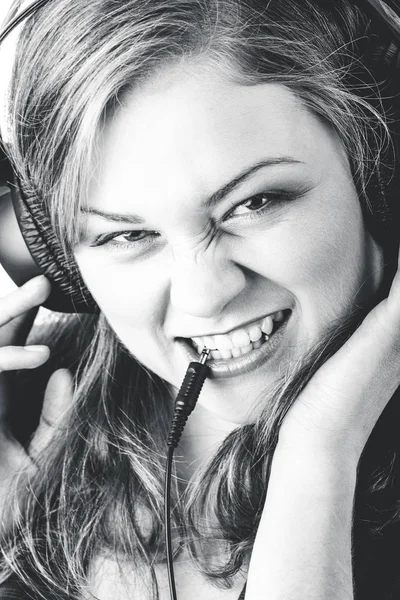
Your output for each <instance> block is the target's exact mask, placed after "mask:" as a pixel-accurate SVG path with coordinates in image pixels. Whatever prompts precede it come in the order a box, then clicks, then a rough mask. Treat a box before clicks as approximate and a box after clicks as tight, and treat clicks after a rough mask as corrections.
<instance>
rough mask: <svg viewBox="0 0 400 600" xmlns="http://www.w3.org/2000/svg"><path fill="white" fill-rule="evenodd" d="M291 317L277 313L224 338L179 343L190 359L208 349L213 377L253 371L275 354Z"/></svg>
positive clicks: (216, 337) (217, 336)
mask: <svg viewBox="0 0 400 600" xmlns="http://www.w3.org/2000/svg"><path fill="white" fill-rule="evenodd" d="M291 314H292V311H291V310H290V309H286V310H279V311H277V312H275V313H273V314H270V315H268V316H267V317H263V318H262V319H258V320H257V321H253V322H251V323H248V324H247V325H246V326H243V327H240V328H237V329H234V330H232V331H230V332H229V333H226V334H223V335H215V336H204V337H195V338H181V342H184V344H183V345H184V346H185V347H186V352H187V353H188V354H189V355H190V357H191V360H194V359H196V358H195V357H197V358H198V356H199V355H200V354H201V351H202V350H203V348H204V346H206V347H207V348H209V349H210V350H211V352H210V357H209V360H208V361H207V364H209V366H210V368H211V371H212V373H213V374H214V375H215V376H228V375H233V374H239V373H242V372H246V371H248V370H251V369H252V368H255V367H256V366H258V365H259V364H261V363H263V362H264V360H267V359H268V357H269V356H270V355H271V354H273V353H274V351H275V349H276V347H277V346H279V341H280V338H282V336H283V334H284V330H285V329H286V324H287V322H288V321H289V318H290V316H291Z"/></svg>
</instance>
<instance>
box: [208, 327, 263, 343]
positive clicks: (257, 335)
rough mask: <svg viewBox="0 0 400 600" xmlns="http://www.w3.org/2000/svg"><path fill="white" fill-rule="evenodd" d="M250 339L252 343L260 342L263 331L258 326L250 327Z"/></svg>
mask: <svg viewBox="0 0 400 600" xmlns="http://www.w3.org/2000/svg"><path fill="white" fill-rule="evenodd" d="M249 337H250V340H251V341H252V342H257V341H258V340H260V339H261V338H262V331H261V329H260V328H259V327H258V326H257V325H252V326H251V327H250V331H249ZM218 347H219V346H218Z"/></svg>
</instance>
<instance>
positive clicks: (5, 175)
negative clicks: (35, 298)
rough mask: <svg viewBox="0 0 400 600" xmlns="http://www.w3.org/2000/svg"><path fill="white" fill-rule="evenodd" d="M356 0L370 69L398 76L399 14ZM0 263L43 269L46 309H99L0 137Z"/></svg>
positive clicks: (25, 271)
mask: <svg viewBox="0 0 400 600" xmlns="http://www.w3.org/2000/svg"><path fill="white" fill-rule="evenodd" d="M51 1H52V0H36V1H35V2H33V3H32V4H31V5H30V6H29V7H28V8H26V9H25V10H23V11H22V12H21V13H20V14H19V15H17V16H16V17H15V18H14V19H12V20H11V21H10V22H9V23H8V24H7V25H6V27H5V28H4V30H3V31H2V32H0V44H1V42H3V40H4V39H5V38H6V37H7V36H8V34H9V33H10V32H11V31H12V30H13V29H14V28H15V27H16V26H17V25H19V24H20V23H21V22H22V21H23V20H24V19H27V18H29V17H30V16H31V15H33V14H34V13H36V11H38V10H39V9H40V8H41V7H43V6H45V5H46V4H48V3H50V2H51ZM332 1H333V2H334V0H332ZM355 1H356V2H357V3H358V4H359V5H360V8H361V9H362V10H363V11H364V12H365V14H366V15H367V16H368V18H369V19H370V21H371V23H373V24H374V28H375V29H376V30H377V31H378V32H379V34H378V35H376V34H372V35H369V32H368V31H367V32H366V33H367V37H368V44H369V47H368V53H369V54H370V56H371V64H372V65H373V68H374V70H375V69H376V72H377V73H380V72H385V73H388V72H390V73H392V75H391V78H392V79H393V80H394V79H395V74H396V73H397V74H398V76H399V79H400V16H399V15H398V14H396V13H395V11H394V10H393V9H392V8H391V7H390V6H389V5H388V4H387V3H386V2H383V1H382V0H355ZM387 1H388V0H387ZM397 1H398V0H396V2H397ZM381 187H383V186H381ZM378 193H379V190H378ZM384 218H385V217H384ZM386 218H387V217H386ZM0 263H1V264H2V265H3V267H4V268H5V270H6V272H7V273H8V274H9V276H10V277H11V278H12V279H13V280H14V282H15V283H16V284H18V285H22V284H23V283H25V282H26V281H28V280H29V279H31V278H32V277H35V276H37V275H40V274H42V273H43V274H44V275H46V277H47V278H48V279H49V280H50V282H51V286H52V291H51V294H50V296H49V298H48V300H47V301H46V303H45V304H44V306H46V307H47V308H49V309H51V310H55V311H59V312H78V313H79V312H81V313H96V312H98V307H97V305H96V302H95V301H94V299H93V297H92V296H91V294H90V292H89V291H88V290H87V288H86V286H85V284H84V282H83V280H82V278H81V275H80V273H79V270H78V268H77V266H76V265H75V264H74V263H73V262H72V261H70V260H68V259H67V258H66V257H65V254H64V252H63V250H62V248H61V244H60V242H59V240H58V239H57V237H56V235H55V233H54V232H53V229H52V227H51V224H50V219H49V217H48V216H47V215H46V214H44V211H43V207H42V205H41V202H40V199H39V198H37V197H35V196H32V195H31V194H28V193H27V192H26V190H24V189H23V186H22V185H21V184H20V182H19V180H18V176H17V174H16V173H14V172H13V169H12V166H11V163H10V161H9V159H8V157H7V154H6V151H5V149H4V145H3V144H2V143H1V139H0Z"/></svg>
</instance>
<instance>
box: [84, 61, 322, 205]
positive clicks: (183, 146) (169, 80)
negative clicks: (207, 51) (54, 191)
mask: <svg viewBox="0 0 400 600" xmlns="http://www.w3.org/2000/svg"><path fill="white" fill-rule="evenodd" d="M326 136H328V137H329V132H328V130H327V128H326V127H325V126H324V125H323V124H322V122H321V121H320V120H319V119H317V118H316V117H314V116H313V115H312V114H311V113H310V112H309V111H307V110H306V109H305V108H304V106H303V104H302V102H301V101H300V100H299V99H298V98H297V97H296V96H295V95H294V94H293V93H292V92H291V91H290V90H289V89H287V88H286V87H284V86H281V85H276V84H270V83H268V84H259V85H254V86H244V85H240V84H238V83H233V82H232V81H230V80H228V79H224V78H223V77H220V76H216V75H215V76H213V75H212V74H211V73H210V72H209V71H205V70H199V71H197V72H196V70H195V69H191V70H190V69H186V70H185V69H183V68H178V67H175V68H173V69H170V70H166V71H164V72H162V73H160V74H158V75H157V77H154V78H153V79H151V80H150V81H148V82H147V83H145V84H144V85H142V86H141V88H140V89H136V90H133V91H131V92H130V93H129V94H127V96H126V97H125V99H124V102H123V105H122V106H121V107H120V108H119V109H118V110H117V112H116V113H115V114H114V115H113V116H112V117H111V118H110V119H108V120H107V121H106V123H105V125H104V127H103V129H102V131H101V132H100V134H99V140H98V160H97V168H96V177H95V178H94V184H93V186H92V188H91V194H90V196H91V197H90V204H91V205H95V206H96V207H97V208H99V209H101V208H104V209H105V210H107V208H108V209H109V208H110V199H112V206H113V209H116V208H120V209H121V210H127V208H129V207H132V206H134V207H135V208H136V209H139V210H140V209H141V208H148V203H149V201H150V200H151V201H153V202H155V203H156V204H157V201H158V200H160V195H161V196H162V200H163V203H164V204H165V203H167V204H168V203H170V202H172V203H173V202H174V199H175V200H177V199H180V202H183V201H190V202H193V200H194V199H196V198H202V197H207V196H208V195H210V194H212V193H213V192H214V191H215V190H216V189H218V188H219V187H220V186H221V185H223V184H224V183H225V182H227V181H230V180H231V179H232V178H234V177H235V176H237V174H238V173H240V172H243V171H244V169H245V168H247V167H249V166H251V165H252V164H254V163H256V162H258V161H260V160H264V159H268V158H279V157H286V156H289V157H293V158H294V159H295V160H300V161H303V162H305V163H306V164H313V168H314V169H315V168H318V165H317V164H315V163H316V162H317V163H318V159H321V148H319V146H321V147H322V151H324V148H325V144H324V137H326ZM319 162H321V160H319ZM116 189H118V193H117V194H116V193H115V191H116ZM157 199H158V200H157ZM127 203H129V205H130V206H129V207H127ZM142 205H143V206H142Z"/></svg>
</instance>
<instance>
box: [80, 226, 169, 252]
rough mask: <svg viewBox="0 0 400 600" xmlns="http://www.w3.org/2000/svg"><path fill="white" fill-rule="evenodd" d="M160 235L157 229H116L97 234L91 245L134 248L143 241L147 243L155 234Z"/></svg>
mask: <svg viewBox="0 0 400 600" xmlns="http://www.w3.org/2000/svg"><path fill="white" fill-rule="evenodd" d="M156 235H158V234H157V233H156V232H155V231H146V230H144V229H140V230H130V231H114V232H113V233H107V234H102V235H99V236H97V237H96V238H95V239H94V241H93V242H92V243H91V246H94V247H97V246H104V245H106V244H107V245H108V246H114V247H116V248H128V247H131V248H134V247H136V246H140V245H142V244H143V243H147V242H149V241H150V239H151V238H152V237H154V236H156Z"/></svg>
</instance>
